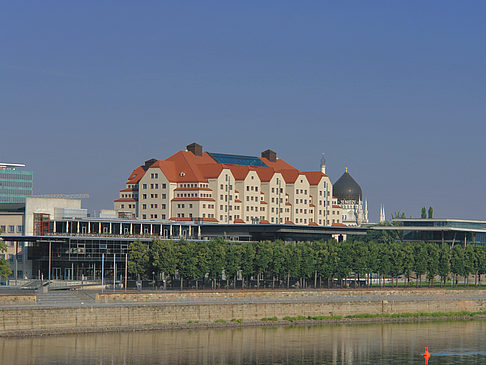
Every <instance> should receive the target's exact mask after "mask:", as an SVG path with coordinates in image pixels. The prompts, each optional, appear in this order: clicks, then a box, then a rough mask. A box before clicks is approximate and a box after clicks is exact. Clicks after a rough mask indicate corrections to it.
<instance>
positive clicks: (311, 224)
mask: <svg viewBox="0 0 486 365" xmlns="http://www.w3.org/2000/svg"><path fill="white" fill-rule="evenodd" d="M317 225H318V224H317V223H316V222H310V223H309V226H317Z"/></svg>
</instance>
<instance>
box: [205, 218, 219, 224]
mask: <svg viewBox="0 0 486 365" xmlns="http://www.w3.org/2000/svg"><path fill="white" fill-rule="evenodd" d="M203 222H216V223H218V220H217V219H216V218H203Z"/></svg>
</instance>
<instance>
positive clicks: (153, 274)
mask: <svg viewBox="0 0 486 365" xmlns="http://www.w3.org/2000/svg"><path fill="white" fill-rule="evenodd" d="M152 281H153V282H154V290H155V271H152Z"/></svg>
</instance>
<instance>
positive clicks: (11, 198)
mask: <svg viewBox="0 0 486 365" xmlns="http://www.w3.org/2000/svg"><path fill="white" fill-rule="evenodd" d="M33 178H34V174H33V172H32V171H27V170H17V169H11V168H5V169H0V203H25V198H26V197H28V196H31V195H32V187H33Z"/></svg>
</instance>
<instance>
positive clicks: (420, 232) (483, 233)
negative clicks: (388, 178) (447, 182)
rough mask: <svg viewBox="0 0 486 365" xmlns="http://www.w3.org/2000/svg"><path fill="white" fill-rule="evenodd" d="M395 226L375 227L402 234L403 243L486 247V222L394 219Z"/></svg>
mask: <svg viewBox="0 0 486 365" xmlns="http://www.w3.org/2000/svg"><path fill="white" fill-rule="evenodd" d="M393 222H394V223H395V224H396V225H394V226H375V227H372V229H375V230H392V231H400V232H401V233H402V235H401V236H402V240H403V241H426V242H437V243H448V244H450V245H454V244H456V243H457V244H462V245H464V246H466V245H467V244H469V243H473V244H477V245H486V221H480V220H467V219H448V218H444V219H435V218H433V219H427V218H417V219H414V218H404V219H394V220H393Z"/></svg>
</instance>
